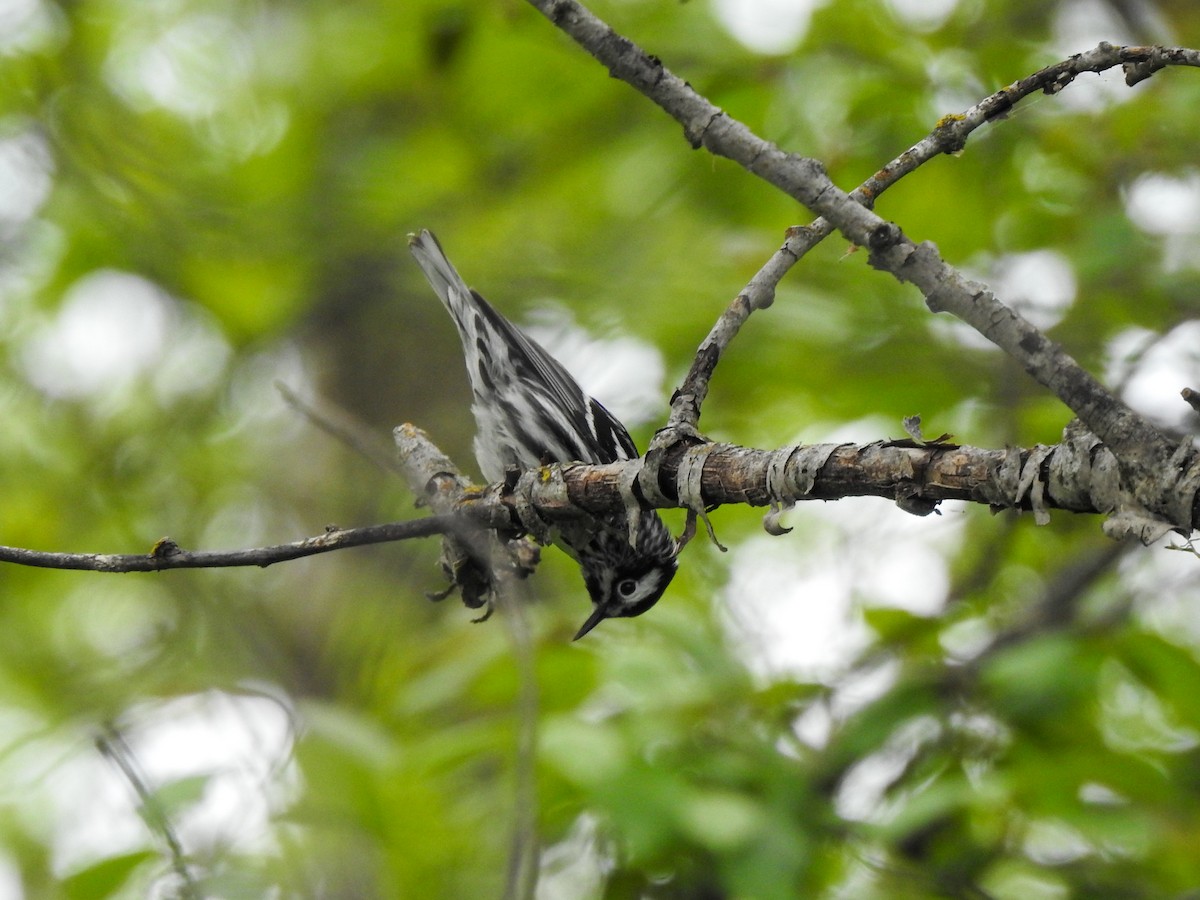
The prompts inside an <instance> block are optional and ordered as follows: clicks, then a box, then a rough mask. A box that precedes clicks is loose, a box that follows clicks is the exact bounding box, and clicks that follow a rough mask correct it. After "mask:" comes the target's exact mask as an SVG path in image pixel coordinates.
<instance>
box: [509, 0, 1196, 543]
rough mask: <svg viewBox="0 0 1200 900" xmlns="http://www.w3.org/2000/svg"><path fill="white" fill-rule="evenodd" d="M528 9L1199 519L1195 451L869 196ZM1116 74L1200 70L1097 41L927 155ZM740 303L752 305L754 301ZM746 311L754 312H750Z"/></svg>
mask: <svg viewBox="0 0 1200 900" xmlns="http://www.w3.org/2000/svg"><path fill="white" fill-rule="evenodd" d="M529 2H530V3H531V4H532V5H533V6H535V7H536V8H537V9H538V10H539V11H541V12H542V14H543V15H545V16H546V17H547V18H548V19H550V21H551V22H553V23H554V24H555V25H556V26H557V27H558V28H560V29H561V30H562V31H564V32H566V33H567V34H568V35H569V36H570V37H571V38H573V39H574V40H575V41H576V42H577V43H578V44H579V45H580V46H581V47H583V48H584V49H585V50H586V51H587V52H588V53H590V54H591V55H592V56H594V57H595V58H596V59H597V60H599V61H600V62H601V63H602V64H604V65H605V66H606V67H607V68H608V70H609V73H610V74H611V75H612V76H613V77H615V78H619V79H621V80H622V81H625V82H626V83H628V84H629V85H631V86H632V87H634V88H635V89H637V90H638V91H640V92H641V93H642V94H644V95H645V96H646V97H648V98H649V99H651V100H652V101H654V102H655V103H656V104H657V105H658V106H660V107H661V108H662V109H663V110H664V111H665V112H667V113H668V114H669V115H671V116H672V117H673V118H675V119H676V121H678V122H679V123H680V124H681V125H682V126H683V130H684V136H685V137H686V138H687V140H688V141H689V143H690V144H691V145H692V147H693V148H697V149H698V148H700V147H704V148H705V149H707V150H708V151H709V152H710V153H713V154H714V155H718V156H724V157H726V158H728V159H731V160H733V161H734V162H736V163H738V164H739V165H741V166H742V167H743V168H745V169H746V170H747V171H749V172H751V173H753V174H755V175H757V176H758V177H760V178H762V179H763V180H765V181H767V182H768V183H770V184H772V185H774V186H775V187H777V188H779V189H780V190H781V191H783V192H784V193H786V194H787V195H788V196H790V197H792V198H794V199H795V200H797V201H798V202H800V203H801V204H803V205H804V206H806V207H807V208H808V209H810V210H812V211H813V212H814V213H817V214H818V215H820V216H823V217H825V218H826V219H827V220H828V221H829V222H830V223H832V225H833V226H834V227H836V228H837V229H838V230H839V231H840V232H841V233H842V234H843V235H844V236H845V237H846V238H847V239H848V240H850V241H851V242H852V243H854V244H857V245H859V246H863V247H866V248H867V249H868V250H869V251H870V256H869V260H870V262H871V264H872V265H873V266H875V267H876V268H879V269H883V270H885V271H888V272H889V273H891V274H892V275H893V276H894V277H895V278H896V279H897V280H899V281H907V282H910V283H912V284H914V285H915V286H916V287H918V288H919V289H920V290H921V292H922V294H924V296H925V298H926V304H927V305H928V306H929V308H930V309H931V310H932V311H934V312H951V313H953V314H954V315H956V316H958V317H959V318H960V319H962V320H963V321H965V322H967V323H968V324H969V325H971V326H972V327H974V328H975V329H976V330H977V331H979V332H980V333H981V334H983V335H984V336H985V337H987V338H988V339H989V340H990V341H992V342H993V343H994V344H996V345H997V346H998V347H1000V348H1001V349H1002V350H1004V351H1005V352H1006V353H1008V354H1009V355H1010V356H1012V357H1013V358H1014V359H1015V360H1017V361H1018V362H1019V363H1020V364H1021V365H1022V366H1023V367H1024V369H1025V370H1026V371H1027V372H1028V373H1029V374H1030V375H1032V376H1033V377H1034V378H1035V379H1036V380H1037V381H1038V382H1039V383H1040V384H1042V385H1043V386H1045V387H1047V388H1049V389H1050V390H1051V391H1053V392H1054V393H1055V395H1056V396H1058V398H1059V399H1060V400H1061V401H1062V402H1063V403H1064V404H1066V406H1067V407H1068V408H1070V409H1071V410H1072V411H1074V412H1075V414H1076V415H1078V416H1079V418H1080V419H1082V420H1083V422H1084V423H1085V424H1086V425H1087V427H1088V429H1089V430H1091V431H1092V432H1094V433H1095V434H1096V435H1098V436H1099V438H1100V439H1101V440H1102V441H1103V442H1104V443H1105V444H1106V445H1108V446H1109V447H1110V448H1112V451H1113V453H1114V454H1115V455H1116V458H1117V460H1118V461H1119V462H1120V463H1121V464H1122V465H1123V466H1124V467H1125V469H1126V477H1127V479H1128V480H1129V484H1130V487H1131V489H1132V496H1133V497H1134V498H1136V500H1137V501H1138V504H1139V505H1144V506H1146V507H1148V508H1149V509H1151V510H1152V511H1153V512H1155V513H1156V514H1159V515H1161V516H1164V517H1165V518H1167V519H1168V520H1170V521H1172V522H1178V523H1182V526H1183V527H1186V528H1190V527H1191V523H1192V521H1193V519H1194V516H1195V510H1194V509H1193V502H1192V501H1191V499H1190V498H1193V497H1195V496H1196V488H1197V486H1200V454H1197V453H1196V452H1195V451H1194V450H1193V449H1191V448H1189V447H1184V448H1177V446H1176V445H1175V443H1174V442H1172V441H1171V440H1170V439H1169V438H1168V437H1167V436H1166V435H1165V434H1163V433H1162V432H1161V431H1159V430H1158V429H1157V428H1155V427H1154V426H1153V425H1151V424H1150V423H1149V422H1148V421H1146V420H1145V419H1144V418H1143V417H1142V416H1140V415H1138V414H1137V413H1136V412H1134V411H1133V410H1132V409H1131V408H1129V407H1128V406H1127V405H1125V404H1124V403H1123V402H1122V401H1121V400H1120V399H1118V398H1117V397H1115V396H1114V395H1113V394H1112V393H1110V392H1109V391H1107V390H1106V389H1105V388H1104V387H1103V385H1101V384H1100V382H1099V381H1097V380H1096V379H1095V378H1094V377H1093V376H1092V375H1091V374H1089V373H1088V372H1087V371H1086V370H1085V369H1083V368H1082V367H1081V366H1080V365H1079V364H1078V363H1077V362H1076V361H1075V360H1074V359H1073V358H1072V357H1071V356H1070V355H1069V354H1067V353H1066V351H1064V350H1063V348H1062V347H1061V346H1059V345H1058V344H1056V343H1054V342H1053V341H1051V340H1049V339H1048V338H1047V337H1046V336H1045V335H1044V334H1042V333H1041V331H1039V330H1038V329H1037V328H1035V327H1034V326H1033V325H1032V324H1030V323H1029V322H1028V321H1026V320H1025V319H1024V318H1023V317H1022V316H1021V315H1020V314H1018V313H1017V312H1015V311H1014V310H1012V309H1010V308H1009V307H1008V306H1006V305H1005V304H1003V303H1002V302H1001V301H1000V300H999V299H998V298H997V297H996V296H995V295H994V294H993V293H992V292H991V291H990V290H988V289H987V288H986V287H985V286H984V285H980V284H977V283H974V282H971V281H969V280H968V279H966V278H965V277H963V275H962V274H961V273H960V272H958V271H957V270H956V269H954V268H953V267H952V266H950V265H949V264H948V263H946V262H945V261H944V260H943V259H942V258H941V256H940V255H939V253H938V251H937V248H936V247H935V246H934V245H933V244H931V243H929V242H925V243H922V244H920V245H918V244H916V243H915V242H913V241H912V240H911V239H910V238H908V237H907V236H906V235H905V234H904V233H903V232H902V231H901V229H900V228H899V227H898V226H896V225H894V224H892V223H890V222H887V221H885V220H883V219H882V218H880V217H879V216H877V215H875V213H874V212H872V211H871V210H870V209H869V208H868V207H867V205H864V202H860V201H866V200H870V199H872V198H870V197H862V198H855V197H854V196H852V195H850V194H847V193H845V192H844V191H842V190H841V189H839V188H838V187H837V186H836V185H834V184H833V182H832V181H830V180H829V178H828V176H827V175H826V174H825V171H824V168H823V167H822V166H821V164H820V163H819V162H818V161H817V160H814V159H810V158H806V157H802V156H798V155H796V154H793V153H788V152H785V151H783V150H781V149H780V148H779V147H778V146H776V145H775V144H773V143H771V142H770V141H766V140H764V139H763V138H760V137H759V136H758V135H756V134H754V133H753V132H752V131H751V130H750V129H749V128H748V127H747V126H746V125H744V124H743V123H741V122H739V121H737V120H736V119H734V118H732V117H731V116H729V115H728V114H727V113H726V112H725V111H724V110H722V109H720V108H719V107H717V106H715V105H713V104H712V103H710V102H709V101H708V100H707V99H705V98H704V97H702V96H701V95H700V94H698V93H697V92H696V91H695V90H694V89H693V88H692V87H691V86H690V85H689V84H688V83H687V82H685V81H684V80H683V79H681V78H679V77H678V76H676V75H674V74H673V73H672V72H670V71H669V70H668V69H667V68H666V67H665V66H663V64H662V62H661V61H660V60H659V59H657V58H656V57H653V56H650V55H649V54H647V53H645V51H643V50H642V49H641V48H639V47H638V46H637V45H636V44H634V43H633V42H632V41H630V40H629V39H627V38H625V37H623V36H621V35H620V34H618V33H617V32H615V31H614V30H613V29H612V28H611V27H609V26H608V25H607V24H605V23H604V22H603V21H601V20H600V19H599V18H597V17H596V16H595V15H593V14H592V13H591V12H589V11H588V10H587V9H585V8H584V7H583V6H582V5H581V4H580V3H578V2H576V0H529ZM1116 65H1124V66H1125V71H1126V80H1127V82H1129V83H1136V82H1137V81H1140V80H1142V79H1144V78H1145V77H1148V75H1149V74H1151V73H1152V72H1153V71H1156V70H1157V69H1158V68H1162V67H1163V66H1165V65H1188V66H1196V65H1200V55H1198V54H1197V52H1196V51H1194V50H1187V49H1182V48H1161V47H1114V46H1112V45H1111V44H1107V43H1102V44H1100V45H1099V46H1098V47H1097V48H1096V49H1094V50H1091V51H1089V52H1088V53H1084V54H1078V55H1076V56H1074V57H1072V58H1071V59H1069V60H1066V61H1064V62H1063V63H1059V64H1058V66H1057V67H1050V68H1049V69H1047V70H1043V73H1045V74H1043V73H1039V74H1038V75H1037V76H1034V77H1033V78H1032V80H1029V79H1027V80H1026V82H1018V83H1017V84H1016V85H1012V86H1010V87H1009V88H1006V89H1005V90H1004V91H1001V92H999V93H997V94H995V95H993V97H991V98H989V100H988V101H985V102H984V103H983V104H980V105H979V106H978V107H976V108H974V115H973V116H972V117H971V118H970V119H964V120H962V121H961V122H958V121H956V120H955V118H954V117H949V119H948V120H947V119H944V120H943V122H942V123H941V128H942V129H943V131H942V134H941V135H940V137H938V138H936V139H935V144H934V146H932V147H930V148H929V149H930V150H932V149H939V150H941V151H943V152H944V151H945V150H946V149H958V148H960V147H961V146H962V143H963V142H965V140H966V135H967V134H968V133H969V129H970V128H971V127H978V125H979V124H982V123H983V122H985V121H989V120H991V119H994V118H995V117H996V116H999V115H1001V114H1003V113H1004V112H1005V111H1007V109H1009V108H1011V106H1012V104H1013V102H1015V100H1017V99H1020V98H1021V97H1023V96H1025V95H1027V94H1028V93H1029V92H1031V91H1032V90H1035V89H1041V90H1043V91H1045V90H1047V89H1049V91H1050V92H1051V93H1054V92H1056V91H1058V90H1061V89H1062V88H1063V87H1065V86H1066V85H1067V84H1069V83H1070V81H1071V80H1073V79H1074V77H1075V75H1076V74H1078V73H1079V72H1083V71H1102V70H1104V69H1107V68H1111V67H1112V66H1116ZM935 134H936V132H935ZM925 152H928V151H925ZM739 300H741V298H740V297H739ZM735 302H737V301H735ZM760 302H761V301H760ZM746 305H747V307H749V308H752V305H751V302H750V301H749V300H747V301H746ZM748 314H749V309H747V310H746V312H745V315H748ZM700 356H701V357H702V358H701V359H700V365H701V366H702V367H703V366H708V367H711V366H715V364H716V358H717V357H718V356H719V348H716V347H713V348H710V350H709V351H708V352H707V353H703V352H702V353H701V354H700ZM696 387H697V386H694V385H693V386H691V387H690V390H688V391H685V390H681V391H679V392H677V395H676V398H675V399H676V401H677V402H679V403H680V404H681V406H683V407H684V409H683V410H682V411H681V412H680V414H679V416H678V417H677V418H678V419H679V420H681V422H682V423H685V424H686V422H687V419H688V418H689V417H690V416H691V415H693V413H694V414H695V415H698V414H699V402H698V401H699V399H702V397H703V393H704V390H706V385H704V384H701V385H700V386H699V390H698V391H697V389H696ZM1181 495H1183V496H1186V497H1188V498H1189V502H1188V503H1187V505H1186V506H1184V505H1183V504H1182V503H1181V502H1180V497H1181Z"/></svg>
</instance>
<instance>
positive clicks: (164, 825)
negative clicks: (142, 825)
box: [95, 723, 202, 900]
mask: <svg viewBox="0 0 1200 900" xmlns="http://www.w3.org/2000/svg"><path fill="white" fill-rule="evenodd" d="M95 743H96V749H97V750H99V751H100V753H101V755H103V756H104V757H106V758H107V759H109V760H111V761H112V763H113V764H114V765H115V766H116V767H117V768H118V769H120V770H121V774H122V775H124V776H125V780H126V781H128V782H129V785H130V787H132V788H133V791H134V793H135V794H137V797H138V801H139V802H140V803H141V806H142V818H143V820H144V821H145V822H146V825H147V826H148V827H149V828H150V830H151V831H152V832H153V833H154V834H157V835H158V836H159V837H161V838H162V840H163V843H165V844H166V845H167V851H168V852H169V853H170V856H171V868H172V869H174V870H175V874H176V875H178V876H179V881H180V885H179V894H180V896H181V897H184V898H185V900H200V898H201V897H202V894H201V893H200V888H199V886H198V885H197V884H196V880H195V878H194V877H193V876H192V872H191V869H189V868H188V864H187V854H186V853H184V850H183V844H182V843H181V842H180V840H179V836H178V835H177V834H176V833H175V827H174V826H173V825H172V824H171V819H170V816H168V815H167V811H166V810H165V809H163V807H162V804H161V803H160V802H159V801H158V798H157V797H155V796H154V794H153V793H152V792H151V791H150V789H149V788H148V787H147V786H146V779H145V778H144V777H143V775H142V773H141V772H140V771H138V765H137V758H136V757H135V756H134V753H133V750H132V749H131V748H130V746H129V744H128V743H126V741H125V736H124V735H123V734H121V732H120V731H119V730H117V728H116V726H114V725H112V724H111V723H109V724H105V725H104V727H103V729H102V731H101V733H100V734H99V735H97V736H96V739H95Z"/></svg>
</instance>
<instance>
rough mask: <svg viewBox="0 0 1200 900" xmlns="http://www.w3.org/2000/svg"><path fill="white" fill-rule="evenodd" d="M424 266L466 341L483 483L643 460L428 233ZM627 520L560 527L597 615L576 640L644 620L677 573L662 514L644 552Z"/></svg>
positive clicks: (416, 239) (618, 427) (420, 246)
mask: <svg viewBox="0 0 1200 900" xmlns="http://www.w3.org/2000/svg"><path fill="white" fill-rule="evenodd" d="M408 243H409V247H410V249H411V250H412V254H413V256H414V257H415V258H416V261H417V264H418V265H419V266H420V267H421V270H422V271H423V272H424V273H425V277H426V278H428V279H429V283H430V284H431V285H433V289H434V290H435V291H436V292H437V295H438V296H439V297H441V299H442V303H443V304H444V305H445V307H446V309H447V310H449V312H450V316H451V318H453V319H454V324H455V325H456V326H458V334H459V337H460V338H461V339H462V345H463V354H464V356H465V357H466V362H467V375H468V377H469V378H470V381H471V392H472V395H473V402H472V404H471V410H472V412H473V413H474V414H475V424H476V434H475V458H476V460H477V461H478V462H479V468H480V470H481V471H482V472H483V475H484V477H485V478H487V479H489V480H491V481H499V480H501V479H502V478H504V477H505V475H506V473H507V472H509V471H511V470H514V469H529V468H534V467H537V466H541V465H545V464H547V463H551V462H582V463H611V462H617V461H618V460H622V459H632V458H635V457H636V456H637V455H638V452H637V447H635V446H634V444H633V440H632V438H630V437H629V432H628V431H626V430H625V426H624V425H622V424H621V423H620V422H619V421H617V419H616V418H615V417H614V416H613V415H612V413H610V412H609V411H608V410H607V409H605V408H604V407H603V406H601V405H600V404H599V403H598V402H597V401H596V400H594V399H593V398H591V397H589V396H588V395H587V394H586V393H584V391H583V389H582V388H581V387H580V386H579V385H578V384H577V383H576V381H575V379H574V378H572V377H571V375H570V374H568V372H567V370H566V369H564V368H563V366H562V365H561V364H560V363H559V362H558V360H556V359H555V358H554V357H552V356H551V355H550V354H549V353H547V352H546V351H545V350H544V349H543V348H542V347H540V346H539V345H538V344H537V343H536V342H535V341H534V340H533V339H532V338H530V337H529V336H528V335H526V334H525V333H524V332H523V331H521V330H520V329H519V328H517V327H516V326H515V325H513V324H512V323H511V322H509V321H508V320H507V319H505V318H504V317H503V316H502V315H500V314H499V313H498V312H496V310H495V309H493V308H492V306H491V304H489V303H488V302H487V301H486V300H484V299H483V298H482V297H481V296H479V294H477V293H476V292H475V291H473V290H471V289H470V288H469V287H467V284H466V282H464V281H463V279H462V277H461V276H460V275H459V274H458V272H457V270H455V268H454V266H452V265H451V264H450V261H449V260H448V259H446V254H445V253H444V252H443V251H442V247H441V245H440V244H439V243H438V241H437V238H435V237H434V236H433V235H432V234H431V233H430V232H428V231H422V232H421V233H420V234H417V235H409V239H408ZM626 521H627V520H626V517H625V515H624V514H621V513H618V514H616V515H614V516H611V517H605V518H600V519H586V520H580V524H574V523H572V522H567V523H563V524H562V525H560V526H559V534H558V539H557V543H558V544H559V546H561V547H562V548H563V549H564V550H566V551H567V552H568V553H569V554H571V556H573V557H574V558H575V560H576V561H577V562H578V563H579V566H580V568H581V569H582V570H583V580H584V583H585V584H586V585H587V589H588V593H589V594H590V595H591V599H592V604H593V609H592V614H591V615H590V616H588V619H587V621H586V622H584V623H583V626H582V627H581V628H580V629H579V631H578V633H577V634H576V635H575V638H574V639H575V640H578V639H579V638H581V637H583V636H584V635H585V634H587V633H588V632H589V631H591V630H592V629H593V628H595V627H596V625H598V624H599V623H600V622H602V621H604V620H605V619H610V618H616V617H625V616H639V615H641V614H642V613H644V612H645V611H646V610H648V609H649V608H650V607H652V606H653V605H654V604H655V603H657V602H658V598H659V597H661V596H662V593H663V591H664V590H665V589H666V587H667V585H668V584H669V583H670V581H671V579H672V578H673V577H674V575H675V568H676V562H675V558H676V556H677V555H678V554H679V547H678V545H677V544H676V542H675V539H674V538H672V537H671V533H670V531H668V530H667V526H666V525H664V524H663V521H662V519H660V518H659V517H658V513H656V512H654V511H653V510H647V511H643V512H642V513H641V519H640V522H639V525H638V528H637V538H636V546H632V545H631V544H630V541H629V529H628V527H627V524H626Z"/></svg>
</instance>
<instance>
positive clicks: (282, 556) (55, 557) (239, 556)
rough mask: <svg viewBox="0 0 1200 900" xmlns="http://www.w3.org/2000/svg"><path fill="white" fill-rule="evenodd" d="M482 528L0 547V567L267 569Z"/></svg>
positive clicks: (417, 525)
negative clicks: (211, 543) (130, 545)
mask: <svg viewBox="0 0 1200 900" xmlns="http://www.w3.org/2000/svg"><path fill="white" fill-rule="evenodd" d="M483 527H486V526H483V525H479V524H475V523H473V522H472V521H470V520H464V519H463V518H462V517H461V516H453V515H447V516H428V517H426V518H424V519H414V520H412V521H410V522H389V523H387V524H384V525H369V526H366V527H363V528H346V529H342V528H336V527H331V528H330V529H329V530H327V531H326V532H325V533H324V534H319V535H316V536H314V537H310V538H304V539H303V540H299V541H293V542H292V543H290V544H276V545H275V546H272V547H252V548H250V549H247V550H184V549H183V548H182V547H180V546H179V545H178V544H176V543H175V542H174V541H173V540H171V539H170V538H161V539H159V540H158V541H157V542H155V544H154V546H153V547H152V548H151V549H150V552H149V553H127V554H121V553H117V554H110V553H54V552H44V551H41V550H25V549H23V548H20V547H0V562H10V563H16V564H18V565H22V566H34V567H37V568H42V569H73V570H81V571H89V572H160V571H162V570H164V569H212V568H230V567H235V566H261V567H263V568H266V567H267V566H269V565H273V564H274V563H277V562H285V561H287V560H291V559H299V558H301V557H304V556H314V555H315V554H318V553H329V552H330V551H332V550H344V549H346V548H347V547H361V546H364V545H366V544H383V543H391V542H393V541H407V540H412V539H413V538H422V537H429V536H430V535H434V534H456V533H459V532H463V531H469V530H471V529H472V528H475V529H479V528H483Z"/></svg>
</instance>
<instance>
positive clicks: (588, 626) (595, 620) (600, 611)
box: [571, 606, 608, 641]
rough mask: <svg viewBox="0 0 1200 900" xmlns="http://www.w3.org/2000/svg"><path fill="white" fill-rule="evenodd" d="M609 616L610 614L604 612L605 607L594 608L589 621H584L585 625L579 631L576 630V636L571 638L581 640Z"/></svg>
mask: <svg viewBox="0 0 1200 900" xmlns="http://www.w3.org/2000/svg"><path fill="white" fill-rule="evenodd" d="M607 618H608V616H606V615H605V614H604V607H603V606H597V607H596V608H595V609H593V610H592V614H591V615H590V616H588V618H587V621H586V622H584V623H583V626H582V627H581V628H580V629H579V630H578V631H577V632H575V637H573V638H571V640H573V641H577V640H579V639H580V638H581V637H583V636H584V635H585V634H587V633H588V632H589V631H591V630H592V629H593V628H595V627H596V626H597V625H599V624H600V623H601V622H603V621H604V620H605V619H607Z"/></svg>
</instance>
